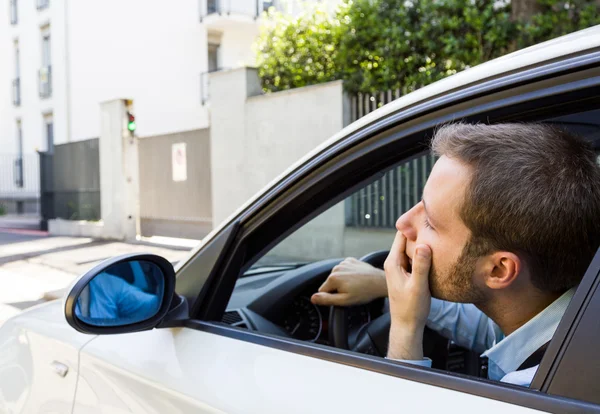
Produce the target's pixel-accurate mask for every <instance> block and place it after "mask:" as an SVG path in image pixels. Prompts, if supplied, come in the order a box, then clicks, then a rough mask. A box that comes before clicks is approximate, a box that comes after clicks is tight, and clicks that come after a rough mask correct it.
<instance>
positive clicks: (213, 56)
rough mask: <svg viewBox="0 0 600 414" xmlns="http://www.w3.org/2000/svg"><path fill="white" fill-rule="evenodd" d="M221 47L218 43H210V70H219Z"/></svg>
mask: <svg viewBox="0 0 600 414" xmlns="http://www.w3.org/2000/svg"><path fill="white" fill-rule="evenodd" d="M219 48H220V46H219V45H218V44H209V45H208V71H209V72H216V71H217V70H219Z"/></svg>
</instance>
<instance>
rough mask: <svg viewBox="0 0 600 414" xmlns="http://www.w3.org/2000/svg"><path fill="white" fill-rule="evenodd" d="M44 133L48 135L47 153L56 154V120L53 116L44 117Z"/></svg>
mask: <svg viewBox="0 0 600 414" xmlns="http://www.w3.org/2000/svg"><path fill="white" fill-rule="evenodd" d="M44 133H45V135H46V148H47V149H46V151H47V152H48V153H50V154H52V153H54V118H53V117H52V114H46V115H44Z"/></svg>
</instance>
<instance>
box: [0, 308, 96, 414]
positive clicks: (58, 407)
mask: <svg viewBox="0 0 600 414" xmlns="http://www.w3.org/2000/svg"><path fill="white" fill-rule="evenodd" d="M61 320H64V316H63V309H62V307H61V306H60V303H58V302H55V303H53V304H49V305H46V306H42V307H38V308H37V309H31V310H29V311H28V312H25V313H23V314H21V315H19V316H17V317H16V318H14V319H10V320H8V321H6V322H5V323H4V324H3V325H2V329H1V330H0V338H2V340H1V341H0V413H53V414H68V413H71V410H72V407H73V398H74V397H75V389H76V386H77V375H78V354H79V349H81V347H83V345H85V344H86V343H87V342H89V341H90V340H91V339H93V338H94V336H91V335H84V334H81V333H79V332H75V331H73V330H72V329H71V328H70V327H69V326H67V325H66V324H65V323H58V322H57V321H61Z"/></svg>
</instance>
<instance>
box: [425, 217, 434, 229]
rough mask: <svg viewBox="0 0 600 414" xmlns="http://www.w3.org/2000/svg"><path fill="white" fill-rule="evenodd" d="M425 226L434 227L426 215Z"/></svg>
mask: <svg viewBox="0 0 600 414" xmlns="http://www.w3.org/2000/svg"><path fill="white" fill-rule="evenodd" d="M425 227H427V228H428V229H432V228H433V227H432V226H431V224H429V220H427V217H425Z"/></svg>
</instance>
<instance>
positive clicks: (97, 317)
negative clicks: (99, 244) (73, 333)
mask: <svg viewBox="0 0 600 414" xmlns="http://www.w3.org/2000/svg"><path fill="white" fill-rule="evenodd" d="M164 289H165V275H164V274H163V272H162V270H161V269H160V267H158V265H156V264H154V263H152V262H148V261H144V260H131V261H125V262H120V263H116V264H114V265H112V266H110V267H108V268H107V269H106V270H104V271H103V272H102V273H99V274H97V275H96V276H95V277H94V278H93V279H92V280H90V282H89V283H88V284H87V286H86V287H85V288H84V289H83V291H82V292H81V293H80V294H79V297H78V298H77V304H76V305H75V315H76V316H77V318H78V319H80V320H81V321H83V322H85V323H87V324H89V325H94V326H124V325H129V324H133V323H137V322H142V321H145V320H147V319H149V318H151V317H153V316H154V315H156V314H157V312H158V311H159V309H160V307H161V305H162V301H163V296H164Z"/></svg>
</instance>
